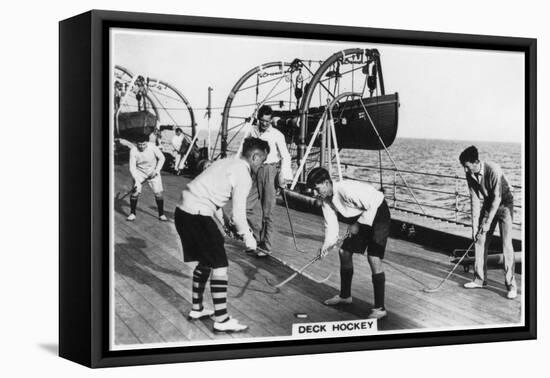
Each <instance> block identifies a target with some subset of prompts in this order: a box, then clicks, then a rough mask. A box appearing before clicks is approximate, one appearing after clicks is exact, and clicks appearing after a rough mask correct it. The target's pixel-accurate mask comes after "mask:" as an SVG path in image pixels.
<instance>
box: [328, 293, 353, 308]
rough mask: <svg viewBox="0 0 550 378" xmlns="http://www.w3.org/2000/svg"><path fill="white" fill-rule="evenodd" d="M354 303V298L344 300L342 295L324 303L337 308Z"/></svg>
mask: <svg viewBox="0 0 550 378" xmlns="http://www.w3.org/2000/svg"><path fill="white" fill-rule="evenodd" d="M352 301H353V299H352V297H347V298H342V297H340V295H335V296H334V297H332V298H329V299H327V300H326V301H325V302H324V303H325V304H326V305H327V306H336V305H340V304H351V302H352Z"/></svg>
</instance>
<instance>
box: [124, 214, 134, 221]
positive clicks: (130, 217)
mask: <svg viewBox="0 0 550 378" xmlns="http://www.w3.org/2000/svg"><path fill="white" fill-rule="evenodd" d="M126 220H127V221H129V222H131V221H134V220H136V214H130V215H128V218H126Z"/></svg>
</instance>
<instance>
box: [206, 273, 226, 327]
mask: <svg viewBox="0 0 550 378" xmlns="http://www.w3.org/2000/svg"><path fill="white" fill-rule="evenodd" d="M210 291H211V292H212V299H213V301H214V317H215V318H216V322H218V323H222V322H224V321H226V320H227V319H229V315H228V314H227V274H226V275H224V276H217V277H216V278H214V277H212V279H211V280H210Z"/></svg>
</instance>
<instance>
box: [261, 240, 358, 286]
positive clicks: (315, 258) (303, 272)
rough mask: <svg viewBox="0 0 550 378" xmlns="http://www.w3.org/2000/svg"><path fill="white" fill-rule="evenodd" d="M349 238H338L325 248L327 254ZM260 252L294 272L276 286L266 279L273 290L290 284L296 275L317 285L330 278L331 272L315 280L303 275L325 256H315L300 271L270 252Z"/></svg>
mask: <svg viewBox="0 0 550 378" xmlns="http://www.w3.org/2000/svg"><path fill="white" fill-rule="evenodd" d="M348 236H349V233H346V235H345V236H344V237H342V238H338V240H337V241H336V243H334V244H333V245H332V246H331V247H330V248H327V253H328V251H330V250H331V249H333V248H335V247H336V246H338V245H339V244H340V243H342V242H343V241H344V239H345V238H347V237H348ZM262 252H264V253H267V254H268V255H269V256H271V257H273V258H274V259H276V260H277V261H279V262H281V263H282V264H284V265H285V266H287V267H289V268H290V269H292V270H293V271H294V273H292V274H291V275H290V276H289V277H288V278H286V279H285V280H283V281H281V282H279V283H278V284H276V285H274V284H272V283H271V282H269V281H268V280H267V279H266V281H267V283H268V284H269V285H270V286H273V287H275V288H280V287H282V286H284V285H286V284H287V283H288V282H290V281H291V280H293V279H294V278H295V277H296V276H298V275H302V276H304V277H306V278H309V279H310V280H312V281H314V282H317V283H323V282H326V281H328V280H329V278H330V277H331V276H332V272H330V273H329V275H328V276H326V277H325V278H322V279H316V278H314V277H312V276H310V275H309V274H307V273H305V270H306V269H307V268H309V266H310V265H312V264H313V263H315V262H316V261H318V260H321V259H322V258H323V257H324V256H325V255H326V253H325V255H321V254H318V255H317V256H315V257H314V258H313V259H311V260H310V261H308V262H307V264H305V265H304V266H302V267H301V268H300V269H296V268H294V267H292V266H290V265H288V264H286V263H285V262H283V261H282V260H280V259H279V258H277V257H275V256H273V255H272V254H271V253H270V252H267V251H263V250H262Z"/></svg>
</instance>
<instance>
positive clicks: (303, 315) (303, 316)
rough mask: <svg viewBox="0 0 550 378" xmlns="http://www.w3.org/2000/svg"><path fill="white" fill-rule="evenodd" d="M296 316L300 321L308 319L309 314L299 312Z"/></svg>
mask: <svg viewBox="0 0 550 378" xmlns="http://www.w3.org/2000/svg"><path fill="white" fill-rule="evenodd" d="M294 316H295V317H297V318H298V319H307V314H306V313H304V312H297V313H295V314H294Z"/></svg>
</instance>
